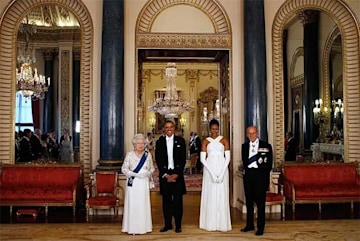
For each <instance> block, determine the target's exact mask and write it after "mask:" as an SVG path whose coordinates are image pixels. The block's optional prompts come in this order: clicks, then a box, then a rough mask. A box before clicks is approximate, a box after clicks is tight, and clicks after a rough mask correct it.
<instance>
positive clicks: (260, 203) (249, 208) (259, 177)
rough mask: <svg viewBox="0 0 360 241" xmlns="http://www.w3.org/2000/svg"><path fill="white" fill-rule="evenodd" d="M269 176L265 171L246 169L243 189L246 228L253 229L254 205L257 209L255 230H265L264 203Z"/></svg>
mask: <svg viewBox="0 0 360 241" xmlns="http://www.w3.org/2000/svg"><path fill="white" fill-rule="evenodd" d="M269 178H270V175H269V173H268V172H267V171H265V170H259V169H254V168H250V169H246V171H245V175H244V189H245V198H246V226H247V227H249V228H252V227H254V203H255V204H256V207H257V229H258V230H261V231H263V230H264V228H265V201H266V191H267V190H268V187H269V180H270V179H269Z"/></svg>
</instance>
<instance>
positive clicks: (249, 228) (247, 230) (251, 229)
mask: <svg viewBox="0 0 360 241" xmlns="http://www.w3.org/2000/svg"><path fill="white" fill-rule="evenodd" d="M253 230H255V228H254V227H245V228H242V229H240V231H241V232H243V233H245V232H249V231H253Z"/></svg>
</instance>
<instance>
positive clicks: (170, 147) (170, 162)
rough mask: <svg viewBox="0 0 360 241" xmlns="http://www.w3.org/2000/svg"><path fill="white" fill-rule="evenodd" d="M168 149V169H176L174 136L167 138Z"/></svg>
mask: <svg viewBox="0 0 360 241" xmlns="http://www.w3.org/2000/svg"><path fill="white" fill-rule="evenodd" d="M166 149H167V154H168V169H174V155H173V149H174V135H172V136H170V137H168V136H166Z"/></svg>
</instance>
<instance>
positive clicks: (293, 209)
mask: <svg viewBox="0 0 360 241" xmlns="http://www.w3.org/2000/svg"><path fill="white" fill-rule="evenodd" d="M292 211H293V213H295V201H293V202H292Z"/></svg>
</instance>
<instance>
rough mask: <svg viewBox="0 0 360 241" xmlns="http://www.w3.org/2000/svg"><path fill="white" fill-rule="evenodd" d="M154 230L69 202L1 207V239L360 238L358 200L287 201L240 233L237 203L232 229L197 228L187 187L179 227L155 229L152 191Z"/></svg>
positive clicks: (196, 195) (156, 203)
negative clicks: (134, 228) (135, 230)
mask: <svg viewBox="0 0 360 241" xmlns="http://www.w3.org/2000/svg"><path fill="white" fill-rule="evenodd" d="M151 203H152V217H153V231H152V232H151V233H147V234H144V235H135V236H133V235H128V234H127V233H122V232H121V216H118V217H114V216H104V215H98V216H91V217H90V219H89V221H86V216H85V209H84V208H83V207H82V206H83V205H81V204H80V205H79V207H78V210H77V213H76V215H75V217H73V215H72V209H71V208H68V207H61V208H60V207H58V208H54V207H53V208H49V215H48V217H45V216H44V213H43V212H42V213H40V215H39V216H38V217H36V218H34V217H32V216H26V215H21V216H16V214H15V212H16V208H14V214H13V215H12V217H9V208H7V207H2V208H1V209H0V210H1V215H0V217H1V220H0V221H1V222H0V223H1V224H0V240H1V241H34V240H36V241H57V240H69V241H117V240H119V241H120V240H121V241H122V240H138V241H147V240H156V241H168V240H172V241H192V240H204V241H205V240H206V241H219V240H221V241H233V240H238V241H249V240H250V241H257V240H267V241H293V240H295V241H319V240H320V241H321V240H326V241H360V211H359V204H356V205H355V209H354V212H353V213H352V212H351V211H350V205H349V204H329V205H324V206H323V211H322V214H319V213H318V209H317V205H298V206H297V209H296V213H295V214H294V215H293V214H292V213H291V206H290V205H287V207H286V219H285V221H282V220H281V219H280V214H279V213H276V214H271V215H267V217H266V219H267V220H266V227H265V233H264V235H263V236H260V237H259V236H255V235H254V231H252V232H247V233H242V232H240V228H242V227H244V225H245V215H244V214H242V213H241V212H239V211H238V210H236V209H232V210H231V218H232V230H231V231H229V232H208V231H205V230H201V229H199V224H198V220H199V204H200V192H190V193H188V194H186V195H185V196H184V218H183V225H182V230H183V232H182V233H180V234H179V233H175V232H174V231H173V230H172V231H168V232H166V233H161V232H159V230H160V228H161V227H162V226H163V218H162V211H161V196H160V194H159V193H158V192H151Z"/></svg>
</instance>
